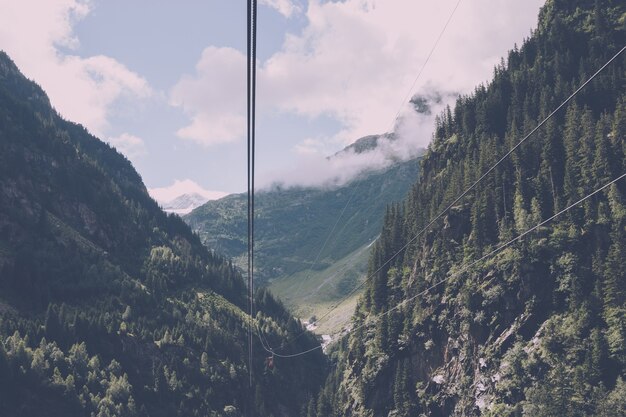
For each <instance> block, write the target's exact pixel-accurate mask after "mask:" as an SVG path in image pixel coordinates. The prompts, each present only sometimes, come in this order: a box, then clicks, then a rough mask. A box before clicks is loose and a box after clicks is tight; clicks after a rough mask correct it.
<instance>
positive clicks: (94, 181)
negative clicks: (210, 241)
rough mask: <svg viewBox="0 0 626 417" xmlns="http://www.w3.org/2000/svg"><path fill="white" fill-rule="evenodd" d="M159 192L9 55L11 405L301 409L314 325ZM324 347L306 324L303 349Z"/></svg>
mask: <svg viewBox="0 0 626 417" xmlns="http://www.w3.org/2000/svg"><path fill="white" fill-rule="evenodd" d="M246 304H247V301H246V289H245V285H244V283H243V280H242V278H241V276H240V274H239V273H238V272H237V269H236V268H235V267H234V266H233V265H232V264H231V263H230V262H229V261H227V260H226V259H224V258H221V257H219V256H217V255H215V254H213V253H211V252H209V251H207V250H206V248H205V247H204V246H203V245H202V243H201V242H200V240H199V238H198V237H197V236H196V235H195V234H194V233H193V232H192V231H191V230H190V229H189V227H188V226H187V225H186V224H185V223H184V222H183V221H182V220H181V219H180V218H179V217H178V216H175V215H167V214H166V213H164V212H163V211H162V210H161V209H160V208H159V206H158V205H157V203H156V202H155V201H154V200H152V199H151V198H150V197H149V195H148V192H147V190H146V187H145V186H144V184H143V183H142V181H141V178H140V176H139V175H138V174H137V172H136V171H135V170H134V168H133V167H132V165H131V164H130V162H129V161H128V160H127V159H126V158H125V157H124V156H122V155H121V154H119V153H118V152H117V151H115V149H113V148H111V147H110V146H109V145H107V144H105V143H103V142H101V141H100V140H98V139H97V138H95V137H93V136H92V135H90V134H89V133H88V132H87V131H86V130H85V129H84V128H83V127H81V126H79V125H76V124H73V123H70V122H68V121H65V120H63V119H62V118H61V117H59V115H58V114H57V113H56V112H55V111H54V110H53V109H52V107H51V105H50V102H49V100H48V98H47V97H46V95H45V93H44V92H43V91H42V90H41V88H40V87H39V86H37V85H36V84H35V83H33V82H31V81H29V80H27V79H26V78H25V77H24V76H23V75H22V74H21V73H20V72H19V70H18V69H17V67H16V66H15V65H14V63H13V62H12V61H11V60H10V59H9V57H8V56H7V55H6V54H4V53H2V52H0V415H2V416H35V415H36V416H59V415H64V416H163V417H171V416H195V415H202V416H209V415H211V416H217V415H220V416H242V415H246V416H252V415H255V416H258V415H264V416H269V415H273V416H292V415H295V414H297V413H298V412H299V410H300V407H301V404H302V402H303V401H305V399H306V398H307V397H308V396H310V394H311V393H312V392H314V391H315V390H316V389H317V387H318V386H319V384H320V383H321V382H322V380H323V378H324V372H325V359H324V357H323V355H322V353H321V352H320V350H317V351H315V352H314V353H313V355H310V356H308V357H307V358H306V359H301V360H300V359H295V360H291V361H280V360H279V359H277V360H276V361H275V366H274V367H273V368H268V367H267V365H266V356H267V354H266V352H265V351H263V350H262V348H261V342H260V341H259V340H258V338H256V337H255V338H254V341H253V343H254V355H253V358H252V361H251V364H252V371H253V375H254V378H253V380H252V381H251V382H252V383H251V384H250V381H249V378H248V374H249V367H248V361H247V356H248V355H247V352H246V351H247V347H246V346H247V339H248V325H249V323H250V324H251V325H252V328H253V329H256V330H255V333H258V334H259V335H260V336H262V337H263V341H264V342H263V343H265V344H270V346H271V345H272V344H273V345H276V344H278V343H279V342H280V341H281V340H284V338H286V337H293V336H295V335H296V334H301V333H302V329H303V326H302V324H300V323H299V322H298V321H296V320H294V319H293V318H292V317H291V316H290V315H289V313H288V312H287V311H286V310H285V308H284V307H283V306H282V304H281V303H280V302H279V301H278V300H276V299H275V298H274V297H273V296H272V295H271V294H269V293H268V292H267V291H260V292H258V294H257V295H256V309H257V314H256V316H255V318H254V321H253V322H251V321H250V317H249V316H248V315H247V314H246V313H245V311H244V310H245V309H246V308H247V307H246ZM316 346H319V342H318V341H317V340H316V338H315V337H314V336H312V335H310V334H307V333H305V334H304V336H303V337H299V338H298V339H297V340H296V341H294V342H293V343H292V347H293V349H295V350H300V349H307V348H312V347H316Z"/></svg>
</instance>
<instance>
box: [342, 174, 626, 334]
mask: <svg viewBox="0 0 626 417" xmlns="http://www.w3.org/2000/svg"><path fill="white" fill-rule="evenodd" d="M624 177H626V173H624V174H622V175H620V176H619V177H617V178H615V179H614V180H613V181H610V182H608V183H607V184H605V185H603V186H602V187H600V188H598V189H597V190H595V191H593V192H592V193H590V194H587V195H586V196H585V197H583V198H581V199H580V200H578V201H577V202H575V203H573V204H570V205H569V206H567V207H566V208H564V209H563V210H561V211H559V212H558V213H556V214H554V215H552V216H550V217H548V218H547V219H546V220H544V221H542V222H541V223H539V224H537V225H536V226H533V227H531V228H530V229H528V230H526V231H525V232H524V233H522V234H520V235H518V236H516V237H514V238H513V239H511V240H509V241H508V242H506V243H503V244H502V245H500V246H498V247H496V248H495V249H494V250H492V251H491V252H489V253H487V254H486V255H483V256H481V257H480V258H478V259H476V260H474V261H472V262H471V263H469V264H467V265H466V266H464V267H463V268H461V270H459V271H457V272H455V273H453V274H452V275H450V276H449V277H447V278H444V279H442V280H441V281H438V282H437V283H435V284H433V285H431V286H430V287H428V288H426V289H425V290H422V291H420V292H419V293H417V294H415V295H414V296H412V297H410V298H407V299H405V300H404V301H402V302H400V303H399V304H397V305H395V306H394V307H392V308H390V309H389V310H387V311H385V312H384V313H380V314H378V315H377V316H375V317H374V320H377V319H378V318H380V317H382V316H385V315H387V314H389V313H391V312H392V311H394V310H397V309H398V308H400V307H401V306H402V305H404V304H406V303H408V302H410V301H413V300H415V299H416V298H417V297H420V296H422V295H424V294H426V293H427V292H429V291H430V290H432V289H434V288H437V287H438V286H440V285H441V284H443V283H445V282H447V281H450V280H451V279H452V278H455V277H458V276H459V275H461V274H463V273H465V272H467V270H469V269H470V268H472V267H473V266H474V265H476V264H478V263H479V262H482V261H484V260H485V259H487V258H489V257H491V256H493V255H495V254H496V253H498V252H500V251H502V250H503V249H506V248H507V247H509V246H511V245H512V244H513V243H515V242H517V241H518V240H520V239H522V238H523V237H524V236H526V235H528V234H529V233H532V232H534V231H535V230H537V229H538V228H540V227H542V226H545V225H546V224H547V223H550V222H551V221H552V220H554V219H555V218H557V217H559V216H560V215H561V214H563V213H565V212H566V211H569V210H571V209H572V208H574V207H576V206H578V205H579V204H581V203H583V202H584V201H586V200H588V199H589V198H591V197H593V196H594V195H596V194H597V193H599V192H601V191H603V190H604V189H606V188H608V187H610V186H611V185H613V184H615V183H616V182H617V181H619V180H621V179H622V178H624ZM366 325H367V324H365V323H364V324H362V325H361V326H358V327H355V328H354V329H352V330H351V331H352V332H354V331H356V330H359V329H361V328H362V327H364V326H366Z"/></svg>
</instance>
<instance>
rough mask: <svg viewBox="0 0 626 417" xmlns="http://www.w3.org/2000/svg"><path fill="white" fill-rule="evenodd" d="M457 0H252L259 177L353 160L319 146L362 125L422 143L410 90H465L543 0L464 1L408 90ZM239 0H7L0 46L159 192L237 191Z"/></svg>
mask: <svg viewBox="0 0 626 417" xmlns="http://www.w3.org/2000/svg"><path fill="white" fill-rule="evenodd" d="M457 1H458V0H437V1H432V0H343V1H324V0H308V1H307V0H262V1H260V8H259V34H258V98H257V112H258V120H257V145H258V150H257V154H258V162H257V170H258V171H257V172H258V177H259V182H260V183H261V184H262V185H266V184H269V183H271V182H274V181H277V180H278V181H282V182H285V183H306V184H315V183H321V182H323V181H325V180H326V179H327V177H328V176H329V175H330V174H329V172H331V171H333V170H334V171H342V170H343V172H350V166H353V165H355V164H354V163H353V164H350V163H346V165H345V166H341V164H340V165H339V166H332V167H329V166H325V165H324V164H325V163H326V162H325V161H326V159H325V158H324V157H325V156H327V155H330V154H333V153H334V152H336V151H338V150H340V149H341V148H343V147H344V146H346V145H347V144H349V143H351V142H353V141H354V140H356V139H358V138H359V137H362V136H365V135H369V134H379V133H384V132H387V131H390V130H394V129H395V130H396V131H397V132H398V133H401V136H402V137H403V138H406V141H405V142H404V146H403V147H402V148H399V149H396V151H398V152H401V153H407V154H409V153H410V152H411V151H412V150H414V149H417V148H418V147H420V146H426V145H427V144H428V141H429V139H430V132H431V131H432V129H431V127H432V118H433V117H434V115H433V114H431V115H417V114H415V113H414V112H413V111H412V110H410V108H409V106H408V105H407V103H405V99H406V97H407V96H410V95H413V94H420V95H423V96H425V97H442V101H441V103H439V104H437V105H435V106H434V111H435V112H436V110H437V109H438V108H439V107H438V106H441V105H444V104H446V103H448V102H450V103H452V102H453V101H454V97H455V95H456V94H459V93H469V92H471V91H472V90H473V88H474V86H475V85H476V84H478V83H481V82H485V81H487V80H488V79H489V78H490V76H491V74H492V72H493V66H494V65H495V64H497V63H498V62H499V61H500V57H501V56H503V55H505V54H506V52H507V50H508V49H510V48H511V47H512V46H513V44H514V43H517V44H518V45H519V44H521V43H522V41H523V39H524V38H525V37H527V36H528V35H529V34H530V31H531V29H532V28H534V27H535V25H536V19H537V13H538V11H539V8H540V6H541V5H542V3H543V0H462V1H461V2H460V5H459V6H458V9H457V11H456V13H455V15H454V17H453V19H452V21H451V22H450V25H449V26H448V28H447V31H446V32H445V34H444V35H443V38H442V39H441V42H440V43H439V45H438V47H437V49H436V51H435V52H434V54H433V56H432V59H431V61H430V62H429V64H428V65H427V66H426V67H425V69H424V72H423V73H422V75H421V77H420V78H419V79H418V80H417V83H415V86H414V88H412V89H411V86H412V85H413V82H414V81H415V78H416V75H417V74H418V72H419V70H420V68H421V67H422V65H423V63H424V61H425V59H426V57H427V56H428V53H429V51H430V50H431V48H432V46H433V44H434V42H435V40H436V39H437V37H438V35H439V33H440V31H441V29H442V28H443V26H444V24H445V22H446V20H447V19H448V17H449V16H450V13H451V12H452V10H453V9H454V7H455V5H456V4H457ZM245 3H246V2H245V1H244V0H182V1H180V0H179V1H168V0H156V1H155V0H131V1H129V0H20V1H15V0H0V10H2V13H1V14H0V49H2V50H4V51H6V52H7V53H8V54H9V55H10V56H11V57H12V59H13V60H14V61H15V62H16V64H17V65H18V66H19V67H20V69H21V70H22V71H23V72H24V73H25V74H26V76H27V77H29V78H31V79H33V80H35V81H36V82H38V83H39V84H40V85H41V86H42V87H43V88H44V89H45V90H46V91H47V92H48V94H49V96H50V98H51V101H52V103H53V105H54V106H55V108H56V109H57V110H58V111H59V112H60V113H61V114H62V115H63V116H64V117H66V118H67V119H70V120H73V121H76V122H79V123H81V124H83V125H84V126H86V127H87V128H88V129H89V130H90V131H91V132H92V133H94V134H95V135H97V136H98V137H100V138H102V139H103V140H105V141H108V142H109V143H111V144H112V145H114V146H115V147H116V148H117V149H118V150H120V151H121V152H123V153H124V154H125V155H127V156H128V158H129V159H130V160H131V161H132V162H133V163H134V165H135V166H136V167H137V169H138V171H139V172H140V174H141V175H142V177H143V179H144V181H145V183H146V185H147V186H148V187H149V188H151V189H153V190H155V195H157V196H159V197H160V198H162V199H168V198H172V197H174V196H176V195H178V194H181V193H183V192H189V191H196V192H200V193H204V194H206V195H207V196H208V197H217V196H220V195H223V194H224V193H226V192H240V191H243V190H244V189H245V181H246V174H245V158H246V157H245V137H244V135H245V125H246V122H245V108H246V105H245V97H246V95H245V77H246V75H245V71H246V59H245V48H246V28H245V24H246V5H245ZM398 112H399V114H400V115H401V118H400V121H399V122H397V123H395V124H394V120H395V115H396V114H398ZM379 162H380V161H379ZM372 163H377V162H376V161H374V162H372ZM357 165H358V164H357ZM332 175H334V174H332Z"/></svg>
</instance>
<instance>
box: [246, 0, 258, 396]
mask: <svg viewBox="0 0 626 417" xmlns="http://www.w3.org/2000/svg"><path fill="white" fill-rule="evenodd" d="M247 16H248V37H247V54H248V56H247V58H248V62H247V66H248V71H247V99H248V100H247V104H248V108H247V113H248V141H247V146H248V152H247V153H248V308H249V314H250V319H251V320H252V318H253V317H254V160H255V154H254V153H255V110H256V29H257V27H256V20H257V4H256V0H248V13H247ZM251 320H250V321H249V322H248V373H249V377H250V378H249V379H250V387H252V379H253V370H252V357H253V348H252V341H253V338H252V321H251Z"/></svg>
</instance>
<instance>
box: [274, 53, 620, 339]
mask: <svg viewBox="0 0 626 417" xmlns="http://www.w3.org/2000/svg"><path fill="white" fill-rule="evenodd" d="M625 49H626V46H624V47H623V48H622V49H620V51H619V52H617V53H616V54H615V55H613V57H612V58H611V59H609V60H608V61H607V62H606V63H605V64H604V65H603V66H602V67H601V68H600V69H599V70H597V71H596V72H595V73H594V74H593V75H592V76H591V77H589V78H588V79H587V80H586V81H585V82H584V83H583V84H582V85H581V86H580V87H578V88H577V89H576V90H575V91H574V92H573V93H572V94H571V95H570V96H569V97H567V99H565V101H563V102H562V103H561V104H560V105H559V106H558V107H557V108H556V109H555V110H553V111H552V112H551V113H550V114H549V115H548V116H547V117H546V118H544V119H543V120H542V121H541V122H540V123H539V124H538V125H537V126H536V127H535V128H534V129H532V130H531V131H530V133H528V134H527V135H526V136H524V138H523V139H521V140H520V141H519V142H518V143H517V144H516V145H515V146H513V147H512V148H511V149H510V150H509V151H508V152H507V153H506V154H505V155H504V156H502V157H501V158H500V159H499V160H498V161H497V162H496V163H495V164H494V165H493V166H491V168H489V169H488V170H487V171H486V172H485V173H483V174H482V175H481V176H480V178H478V179H477V180H476V181H474V183H473V184H472V185H471V186H470V187H469V188H467V189H466V190H465V191H463V192H462V193H461V194H460V195H459V196H458V197H456V198H455V199H454V201H453V202H452V203H450V204H449V205H448V206H446V208H445V209H443V210H442V211H441V212H440V213H439V214H437V215H436V216H435V217H434V218H433V219H432V220H430V221H429V222H428V224H427V225H426V226H424V227H423V228H422V229H421V230H420V231H419V232H418V233H417V234H416V235H415V236H413V237H412V238H411V239H410V240H409V241H408V242H407V243H406V244H405V245H404V246H402V247H401V248H400V249H399V250H398V251H396V252H395V253H394V254H393V255H391V256H390V257H389V258H388V259H387V260H386V261H385V262H384V263H383V264H382V265H380V266H379V267H378V268H377V269H376V270H375V271H374V272H373V273H371V274H369V275H368V276H367V277H366V278H365V280H363V281H362V282H361V283H360V284H359V285H357V286H356V287H355V288H354V289H353V290H352V291H350V292H349V293H348V294H347V295H346V296H344V297H343V298H342V299H341V300H339V302H337V303H335V304H333V306H332V307H331V308H330V309H329V310H328V311H327V312H326V313H325V314H323V315H322V316H321V317H320V318H318V319H317V320H315V321H314V322H313V323H310V324H315V323H319V322H320V321H321V320H322V319H324V318H326V317H328V315H330V313H332V312H333V311H334V310H335V309H336V308H337V307H339V306H340V305H341V304H343V303H344V302H345V301H346V300H348V299H349V298H350V297H351V296H352V295H353V294H354V293H356V292H357V291H358V290H359V289H361V288H362V287H363V286H364V285H365V284H366V283H367V282H368V281H369V280H370V279H371V278H372V277H373V276H375V275H376V274H377V273H378V272H380V271H381V270H382V269H383V268H384V267H385V266H386V265H388V264H389V263H390V262H391V261H392V260H394V259H395V258H396V257H397V256H398V255H399V254H400V253H402V252H403V251H404V250H405V249H406V248H408V247H409V245H411V244H412V243H413V242H415V241H416V240H417V239H418V238H419V237H420V236H421V235H422V234H423V233H424V232H425V231H426V230H428V229H429V228H430V227H431V226H432V225H433V224H434V223H435V222H436V221H437V220H439V219H440V218H441V217H442V216H443V215H444V214H446V213H447V212H448V211H449V210H450V209H451V208H452V207H454V205H455V204H456V203H458V202H459V201H460V200H461V199H462V198H463V197H465V196H466V195H467V194H468V193H469V192H470V191H471V190H472V189H474V188H475V187H476V186H477V185H478V184H479V183H480V182H481V181H482V180H483V179H484V178H485V177H486V176H487V175H489V174H490V173H491V172H493V170H495V169H496V167H497V166H498V165H500V164H501V163H502V162H503V161H504V160H505V159H506V158H508V157H509V156H510V155H511V154H512V153H513V152H514V151H515V150H516V149H517V148H519V147H520V146H521V145H522V144H523V143H524V142H525V141H526V140H528V138H530V137H531V136H532V135H533V134H534V133H535V132H537V130H539V129H540V128H541V127H542V126H543V125H544V124H545V123H547V122H548V121H549V120H550V119H551V118H552V117H553V116H554V115H555V114H556V113H557V112H558V111H559V110H561V109H562V108H563V107H564V106H565V105H566V104H567V103H569V102H570V101H571V100H572V99H573V98H574V97H575V96H576V95H577V94H578V93H580V91H582V90H583V88H585V87H586V86H587V85H588V84H589V83H590V82H591V81H593V80H594V79H595V78H596V77H597V76H598V75H599V74H600V73H602V71H604V70H605V69H606V68H607V67H608V66H609V65H610V64H611V63H612V62H613V61H615V60H616V59H617V58H618V57H619V56H620V55H621V54H622V53H623V52H624V50H625ZM306 332H307V330H304V331H303V332H301V333H300V334H298V335H297V336H295V337H294V338H293V339H291V340H289V341H287V342H285V343H283V345H282V346H281V347H283V346H285V345H286V344H289V343H292V342H293V341H295V340H296V339H298V338H299V337H301V336H302V335H303V334H305V333H306Z"/></svg>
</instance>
